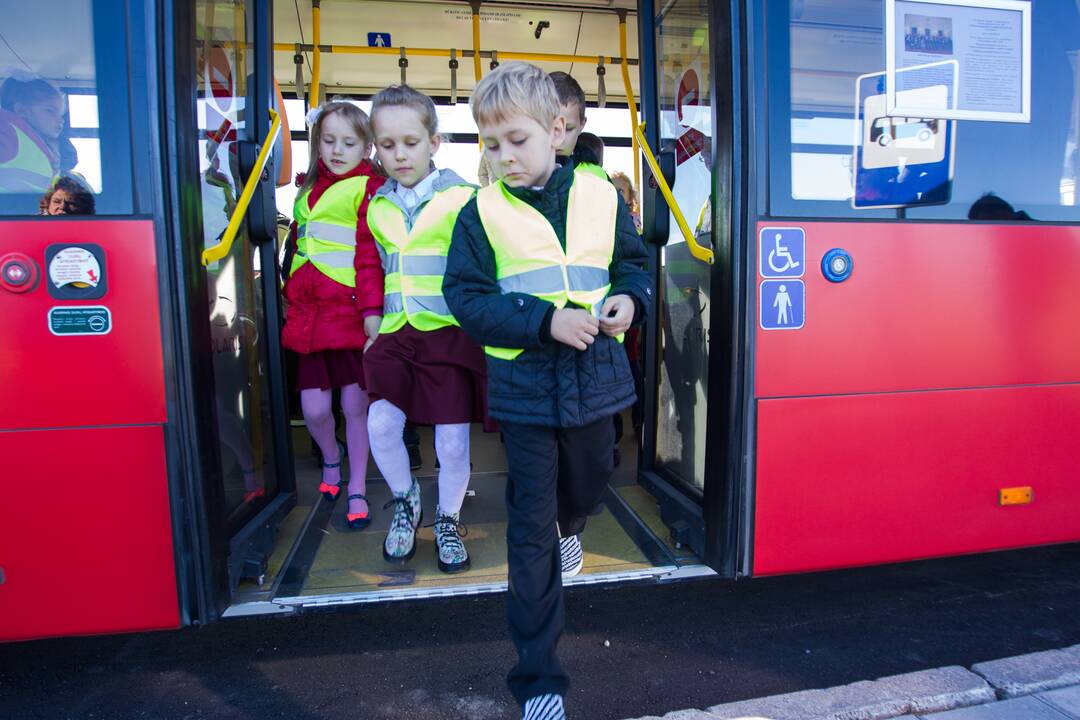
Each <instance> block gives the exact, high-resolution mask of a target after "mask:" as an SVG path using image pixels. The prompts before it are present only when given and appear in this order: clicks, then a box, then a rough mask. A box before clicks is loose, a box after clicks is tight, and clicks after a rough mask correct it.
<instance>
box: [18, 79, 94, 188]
mask: <svg viewBox="0 0 1080 720" xmlns="http://www.w3.org/2000/svg"><path fill="white" fill-rule="evenodd" d="M65 112H66V108H65V103H64V96H63V94H62V93H61V92H60V91H59V90H57V89H56V88H55V87H53V85H52V84H51V83H49V82H48V81H47V80H43V79H42V78H39V77H37V76H36V75H30V74H29V73H15V74H13V75H12V76H11V77H9V78H7V79H6V80H4V82H3V84H0V190H2V191H4V192H37V193H41V192H46V191H47V190H49V189H50V187H51V184H52V180H53V178H54V177H55V176H56V175H57V174H59V173H60V172H61V171H64V170H70V169H71V168H73V167H75V164H76V162H77V156H76V153H75V146H74V145H72V144H71V141H70V140H68V139H67V138H65V137H62V135H63V132H64V115H65Z"/></svg>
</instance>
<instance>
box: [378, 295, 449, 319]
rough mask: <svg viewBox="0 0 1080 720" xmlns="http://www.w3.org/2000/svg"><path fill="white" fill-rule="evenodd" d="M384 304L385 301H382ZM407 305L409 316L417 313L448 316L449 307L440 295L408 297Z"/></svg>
mask: <svg viewBox="0 0 1080 720" xmlns="http://www.w3.org/2000/svg"><path fill="white" fill-rule="evenodd" d="M384 302H385V301H384ZM406 302H407V303H408V304H409V314H410V315H412V314H413V313H418V312H429V313H435V314H436V315H449V314H450V307H449V306H448V305H447V304H446V300H445V299H444V298H443V296H442V295H422V296H420V297H413V296H411V295H410V296H409V297H408V298H406Z"/></svg>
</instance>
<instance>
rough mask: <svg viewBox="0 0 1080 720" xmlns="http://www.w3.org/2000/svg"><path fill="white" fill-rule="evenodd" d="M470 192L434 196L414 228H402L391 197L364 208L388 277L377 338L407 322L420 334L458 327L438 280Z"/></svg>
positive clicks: (456, 189) (464, 188)
mask: <svg viewBox="0 0 1080 720" xmlns="http://www.w3.org/2000/svg"><path fill="white" fill-rule="evenodd" d="M474 192H475V189H474V188H473V187H472V186H471V185H455V186H453V187H450V188H447V189H445V190H440V191H438V192H436V193H435V194H434V195H433V196H432V198H431V199H430V200H428V201H427V203H426V204H425V205H424V207H423V208H422V209H421V210H420V214H419V216H418V217H417V218H416V222H415V223H413V226H412V229H408V228H406V227H405V215H404V213H402V211H401V208H399V207H398V206H397V205H395V204H394V202H393V201H392V200H390V198H388V197H386V196H384V195H376V196H375V198H373V199H372V201H371V204H369V205H368V215H367V220H368V227H370V228H371V233H372V235H374V236H375V241H376V242H377V243H378V244H379V255H380V256H381V257H382V264H383V272H384V273H385V275H386V281H385V285H384V290H383V292H384V293H385V294H384V296H383V319H382V325H380V326H379V333H380V334H386V333H392V332H397V331H398V330H400V329H401V328H402V327H404V326H405V324H406V323H408V324H409V325H412V326H413V327H414V328H416V329H417V330H421V331H424V332H428V331H431V330H438V329H439V328H444V327H450V326H458V321H457V320H455V319H454V316H453V314H452V313H451V312H450V308H449V307H447V305H446V300H445V299H444V298H443V294H442V282H443V275H445V274H446V255H447V253H448V252H449V251H450V237H451V235H452V234H453V231H454V222H455V221H456V220H457V216H458V213H459V212H461V208H463V207H465V204H466V203H467V202H469V200H470V199H471V198H472V196H473V193H474Z"/></svg>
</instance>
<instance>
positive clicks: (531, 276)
mask: <svg viewBox="0 0 1080 720" xmlns="http://www.w3.org/2000/svg"><path fill="white" fill-rule="evenodd" d="M499 289H500V290H502V291H503V292H504V293H512V292H519V293H528V294H529V295H550V294H551V293H557V292H560V291H562V290H565V289H566V287H565V283H564V282H563V274H562V268H561V267H559V266H558V265H553V266H551V267H544V268H538V269H536V270H529V271H527V272H523V273H518V274H517V275H509V276H507V277H504V278H500V279H499Z"/></svg>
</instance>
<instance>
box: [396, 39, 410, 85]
mask: <svg viewBox="0 0 1080 720" xmlns="http://www.w3.org/2000/svg"><path fill="white" fill-rule="evenodd" d="M397 66H398V67H399V68H401V84H402V85H406V84H407V83H406V82H405V71H406V70H407V69H408V68H409V58H407V57H405V46H404V45H402V46H401V55H400V56H399V57H398V61H397Z"/></svg>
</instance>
